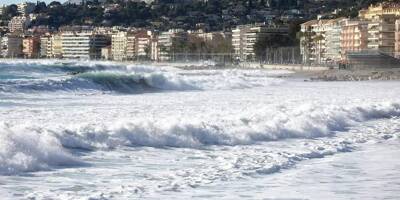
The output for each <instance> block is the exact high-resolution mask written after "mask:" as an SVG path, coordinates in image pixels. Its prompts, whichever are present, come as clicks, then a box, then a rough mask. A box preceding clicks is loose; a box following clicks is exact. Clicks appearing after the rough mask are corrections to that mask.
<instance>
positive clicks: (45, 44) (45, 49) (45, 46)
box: [39, 35, 51, 58]
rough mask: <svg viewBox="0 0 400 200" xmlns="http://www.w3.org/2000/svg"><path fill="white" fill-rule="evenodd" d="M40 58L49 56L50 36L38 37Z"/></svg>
mask: <svg viewBox="0 0 400 200" xmlns="http://www.w3.org/2000/svg"><path fill="white" fill-rule="evenodd" d="M39 56H40V57H41V58H48V57H51V36H50V35H45V36H42V37H40V53H39Z"/></svg>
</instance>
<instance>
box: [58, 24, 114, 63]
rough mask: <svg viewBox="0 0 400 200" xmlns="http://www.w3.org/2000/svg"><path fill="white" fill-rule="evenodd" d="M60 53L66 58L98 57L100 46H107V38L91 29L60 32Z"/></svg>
mask: <svg viewBox="0 0 400 200" xmlns="http://www.w3.org/2000/svg"><path fill="white" fill-rule="evenodd" d="M61 38H62V55H63V58H68V59H88V60H90V59H100V58H101V48H103V47H106V46H108V44H109V42H110V41H109V38H108V37H107V36H104V35H99V34H96V33H94V32H92V31H83V32H75V31H66V32H62V33H61Z"/></svg>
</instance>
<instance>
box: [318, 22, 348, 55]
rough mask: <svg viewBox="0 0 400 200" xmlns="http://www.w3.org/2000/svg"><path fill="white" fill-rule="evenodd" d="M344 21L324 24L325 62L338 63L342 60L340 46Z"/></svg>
mask: <svg viewBox="0 0 400 200" xmlns="http://www.w3.org/2000/svg"><path fill="white" fill-rule="evenodd" d="M344 20H345V19H344V18H338V19H332V20H328V21H327V22H326V23H325V24H324V26H325V45H326V47H327V48H326V53H325V55H324V56H325V57H324V58H323V60H324V61H325V62H340V61H341V59H342V56H341V48H340V45H341V33H342V23H344Z"/></svg>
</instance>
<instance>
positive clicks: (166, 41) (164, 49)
mask: <svg viewBox="0 0 400 200" xmlns="http://www.w3.org/2000/svg"><path fill="white" fill-rule="evenodd" d="M183 37H187V34H186V32H185V31H184V30H182V29H170V30H168V31H165V32H161V33H160V34H159V35H158V37H157V40H158V45H157V49H158V52H157V53H158V56H157V57H158V60H160V61H169V60H171V59H172V56H173V53H174V52H173V49H172V45H173V42H174V40H175V39H178V38H183ZM153 53H156V52H153Z"/></svg>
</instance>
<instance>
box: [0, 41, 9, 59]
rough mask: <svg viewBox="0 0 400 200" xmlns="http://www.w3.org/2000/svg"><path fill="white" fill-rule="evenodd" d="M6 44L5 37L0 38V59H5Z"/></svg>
mask: <svg viewBox="0 0 400 200" xmlns="http://www.w3.org/2000/svg"><path fill="white" fill-rule="evenodd" d="M7 43H8V37H6V36H2V37H0V57H1V58H4V57H7Z"/></svg>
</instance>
